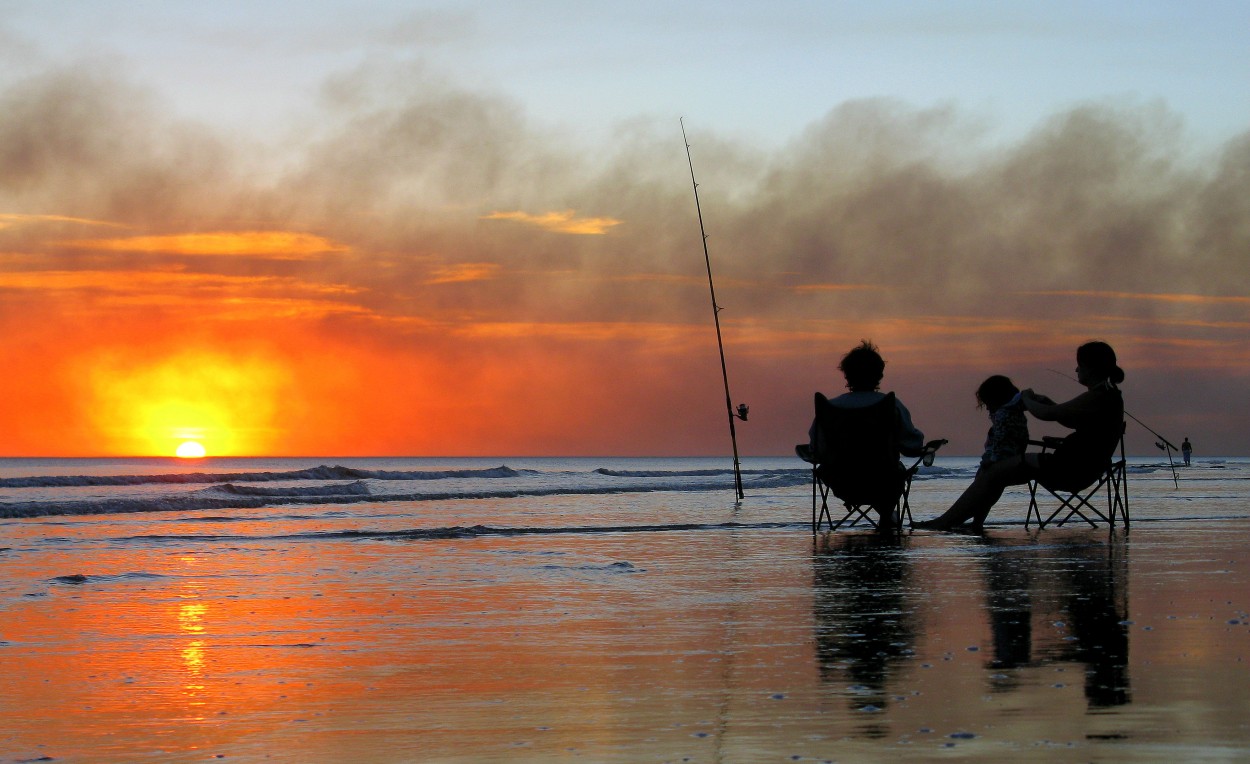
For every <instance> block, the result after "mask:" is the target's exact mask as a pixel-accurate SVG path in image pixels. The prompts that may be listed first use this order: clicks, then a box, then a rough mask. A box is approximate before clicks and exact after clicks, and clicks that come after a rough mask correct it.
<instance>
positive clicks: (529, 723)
mask: <svg viewBox="0 0 1250 764" xmlns="http://www.w3.org/2000/svg"><path fill="white" fill-rule="evenodd" d="M742 468H743V484H744V488H745V493H746V496H745V498H744V499H743V500H742V501H738V500H737V497H736V495H735V492H734V490H733V485H734V481H733V473H732V461H731V460H730V459H729V458H724V457H715V458H637V459H623V458H589V457H584V458H567V459H555V458H512V457H501V458H473V459H461V458H440V459H433V458H411V459H400V458H376V459H370V458H350V459H347V458H300V459H295V458H283V459H222V458H214V459H203V460H198V461H183V460H175V459H4V460H0V675H2V676H3V677H4V681H3V682H0V708H3V710H4V712H3V714H0V761H56V762H71V763H75V764H77V763H79V762H81V763H83V764H122V763H123V762H124V763H125V764H133V763H134V762H154V763H159V764H182V763H183V762H187V763H189V762H202V761H215V760H227V761H235V762H248V763H250V762H290V763H291V764H295V763H297V762H298V763H299V764H308V763H310V762H311V763H313V764H340V763H342V764H348V763H350V764H374V763H378V764H395V763H407V762H466V763H467V762H474V764H477V763H479V762H509V763H511V762H544V763H545V762H564V761H569V762H572V761H593V762H610V763H611V762H620V763H621V764H626V763H628V764H634V763H635V762H651V761H654V762H709V763H712V762H757V761H916V762H922V761H932V760H935V759H936V760H942V759H946V758H953V757H958V758H960V759H961V760H970V761H987V762H988V761H1002V760H1005V759H1011V760H1012V761H1038V762H1043V761H1044V762H1051V761H1120V760H1133V761H1159V762H1171V761H1180V760H1185V761H1244V760H1247V759H1248V758H1250V731H1248V730H1247V727H1246V723H1245V719H1246V718H1247V714H1248V713H1250V561H1248V560H1247V557H1246V554H1245V550H1246V548H1247V546H1248V545H1250V459H1246V458H1240V457H1239V458H1223V459H1214V458H1204V459H1199V460H1196V461H1195V463H1194V465H1193V466H1191V467H1188V468H1184V467H1179V466H1178V467H1177V468H1176V475H1177V480H1176V481H1175V482H1174V480H1173V471H1172V469H1171V468H1170V466H1169V465H1168V463H1167V461H1166V460H1161V459H1159V458H1153V459H1152V458H1132V459H1130V463H1129V469H1128V472H1129V500H1130V510H1131V518H1132V525H1131V530H1126V529H1125V528H1124V527H1123V526H1122V525H1121V526H1118V527H1117V528H1115V529H1108V528H1107V527H1106V526H1105V525H1103V526H1099V527H1096V528H1091V527H1088V526H1086V525H1084V524H1081V523H1074V524H1070V525H1069V526H1065V527H1063V528H1055V527H1053V526H1052V527H1048V528H1047V529H1045V530H1038V529H1037V527H1036V524H1034V525H1033V526H1032V527H1030V528H1025V526H1024V517H1025V509H1026V507H1027V504H1028V493H1027V490H1025V489H1024V488H1022V487H1021V488H1014V489H1011V490H1009V491H1008V493H1007V494H1005V495H1004V498H1003V500H1002V502H1000V505H999V506H998V507H996V508H995V510H994V511H993V512H992V513H991V515H990V517H989V520H988V523H987V528H986V532H985V534H984V535H969V534H950V533H934V532H923V531H910V532H904V533H903V534H901V535H900V536H894V535H893V534H877V533H875V532H872V531H869V530H864V529H850V530H840V531H838V532H835V533H821V534H812V533H811V531H810V527H809V523H810V512H811V499H812V497H811V484H810V473H809V472H808V470H807V469H806V467H805V465H804V464H803V463H802V462H800V461H799V460H798V459H797V458H794V457H789V458H746V459H743V460H742ZM975 468H976V460H975V459H971V458H953V457H951V458H943V457H939V458H938V459H937V461H936V462H935V464H934V466H933V467H931V468H924V469H922V470H921V472H920V474H919V475H918V476H917V478H916V481H915V482H914V484H913V487H912V493H911V506H912V509H913V513H914V515H915V517H916V519H922V518H928V517H933V516H935V515H937V514H939V513H940V512H942V511H943V510H945V508H946V507H947V506H949V504H950V502H951V501H953V500H954V498H955V497H956V496H957V495H958V494H959V492H960V491H961V490H962V489H963V487H964V486H966V485H967V484H968V482H969V481H970V480H971V478H972V475H973V473H974V472H975Z"/></svg>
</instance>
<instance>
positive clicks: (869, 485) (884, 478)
mask: <svg viewBox="0 0 1250 764" xmlns="http://www.w3.org/2000/svg"><path fill="white" fill-rule="evenodd" d="M815 403H816V438H815V443H814V446H815V452H814V456H815V461H816V463H817V464H819V465H820V468H819V470H818V474H819V475H820V478H821V480H823V481H824V482H825V483H826V484H827V485H829V486H830V487H831V488H833V490H834V494H835V495H837V496H838V497H839V498H842V499H843V500H846V501H853V502H856V503H858V500H859V499H862V500H864V501H865V502H872V501H876V500H877V499H878V498H879V494H880V493H881V492H882V490H883V488H886V487H887V486H889V488H888V489H887V492H888V491H889V490H893V486H894V484H895V483H896V482H897V477H898V472H899V440H898V438H899V425H898V418H899V413H898V407H897V406H896V405H895V403H894V393H887V394H886V395H885V397H883V398H882V399H881V400H880V401H878V402H876V403H874V404H871V405H869V406H864V407H863V408H843V407H841V406H834V405H833V404H831V403H830V402H829V400H828V399H827V398H826V397H825V396H824V395H822V394H820V393H816V400H815Z"/></svg>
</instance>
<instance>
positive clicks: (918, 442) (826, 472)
mask: <svg viewBox="0 0 1250 764" xmlns="http://www.w3.org/2000/svg"><path fill="white" fill-rule="evenodd" d="M838 369H839V370H841V372H842V374H843V376H844V377H846V386H847V389H849V390H850V392H849V393H843V394H842V395H839V396H838V397H836V398H831V399H829V405H831V406H834V407H835V408H841V409H863V408H867V407H869V406H871V405H873V404H874V403H879V402H880V401H881V400H882V399H884V398H885V397H886V395H887V394H886V393H883V392H881V391H880V390H879V389H878V388H879V387H880V385H881V378H882V377H883V376H885V361H884V360H882V358H881V354H880V353H879V352H878V351H877V348H876V346H875V345H873V344H872V343H871V342H869V341H868V340H863V341H862V342H860V344H859V345H858V346H857V347H855V348H853V349H852V350H851V351H850V352H849V353H847V354H846V355H845V356H844V357H843V358H842V362H841V363H840V364H838ZM894 405H895V409H896V410H897V412H898V416H896V417H895V425H896V427H897V439H898V444H899V451H900V453H902V454H903V455H905V456H920V455H922V454H923V453H924V450H925V442H924V434H923V433H922V432H920V430H917V429H916V426H915V425H913V424H912V422H911V413H910V412H908V410H907V407H906V406H904V405H903V404H902V402H901V401H899V400H898V398H895V399H894ZM822 437H823V433H821V432H820V431H819V428H818V427H817V422H816V421H813V422H812V426H811V429H810V430H808V443H807V444H802V445H799V446H798V447H797V449H796V450H797V451H798V454H799V456H800V457H801V458H802V459H804V460H805V461H808V462H812V463H818V462H817V459H818V456H817V455H818V454H821V453H823V452H824V448H823V444H822V443H821V442H820V440H821V438H822ZM852 437H853V436H852ZM816 476H817V477H818V478H819V479H820V481H821V482H822V483H824V484H825V485H827V486H830V487H831V488H832V487H834V486H835V485H837V484H838V482H839V478H840V477H841V476H840V475H839V474H838V473H837V465H836V464H820V465H819V466H818V468H817V470H816ZM850 477H852V478H853V477H854V476H850ZM905 479H906V470H905V468H904V467H903V465H902V464H899V466H898V481H897V485H895V484H893V482H891V484H890V485H887V486H881V491H880V492H879V496H878V497H877V498H876V500H874V501H873V502H872V508H873V509H875V510H876V511H877V514H878V515H880V517H881V520H880V522H879V524H878V526H877V527H878V528H881V529H887V528H892V527H893V525H894V508H895V505H897V503H898V500H899V497H900V496H901V495H902V492H903V483H904V481H905ZM834 495H835V496H838V497H839V498H844V497H842V496H840V495H839V492H838V490H837V489H836V488H835V490H834Z"/></svg>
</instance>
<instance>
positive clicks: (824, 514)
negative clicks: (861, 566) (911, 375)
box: [797, 393, 946, 532]
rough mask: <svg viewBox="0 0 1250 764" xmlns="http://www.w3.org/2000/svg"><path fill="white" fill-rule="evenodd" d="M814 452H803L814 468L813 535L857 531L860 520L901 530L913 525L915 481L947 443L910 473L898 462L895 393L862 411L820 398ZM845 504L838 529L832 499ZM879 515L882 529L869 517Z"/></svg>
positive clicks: (928, 449)
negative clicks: (904, 524) (845, 529)
mask: <svg viewBox="0 0 1250 764" xmlns="http://www.w3.org/2000/svg"><path fill="white" fill-rule="evenodd" d="M815 404H816V419H815V422H816V437H815V438H814V440H815V443H816V444H817V445H816V448H815V450H812V449H810V448H808V447H807V446H806V445H804V446H799V447H798V449H797V451H798V454H799V457H800V458H802V459H803V460H804V461H806V462H808V463H810V464H811V465H812V532H816V531H818V530H820V527H821V525H823V524H824V523H826V522H827V523H828V524H829V529H830V530H837V529H838V528H840V527H842V526H843V525H847V526H852V525H855V524H856V523H858V522H859V521H860V520H863V521H865V522H867V523H868V524H869V525H871V526H872V527H874V528H876V527H892V528H900V527H902V522H903V519H904V518H906V519H907V521H908V522H909V523H910V522H911V519H912V518H911V506H910V505H909V503H908V497H909V496H910V494H911V480H912V478H913V477H914V476H915V474H916V471H917V470H918V469H919V468H920V464H921V463H922V462H923V463H924V464H926V465H928V464H932V463H933V455H934V453H936V452H937V449H938V448H939V447H941V445H942V444H944V443H945V442H946V441H944V440H935V441H930V442H929V443H928V444H926V445H925V448H924V450H923V451H921V453H919V454H914V453H913V454H908V456H915V457H917V459H916V463H915V464H913V465H912V466H911V467H904V466H903V464H902V463H901V462H900V461H899V457H900V456H901V455H902V449H901V447H900V445H899V440H898V439H899V427H898V417H899V413H898V409H897V407H896V405H895V402H894V393H888V394H886V396H885V397H884V398H882V399H881V400H880V401H878V402H876V403H874V404H872V405H871V406H865V407H863V408H858V409H852V408H842V407H840V406H833V405H831V404H830V403H829V400H828V399H827V398H826V397H825V396H824V395H822V394H821V393H816V397H815ZM830 494H833V495H834V496H835V497H837V498H838V499H841V501H842V503H843V505H844V507H845V509H846V513H845V514H844V515H843V516H842V517H841V518H840V519H839V520H838V521H837V522H836V523H835V522H834V521H833V517H832V516H831V515H830V512H829V495H830ZM874 509H875V510H876V511H877V514H878V515H879V517H880V518H881V521H880V523H878V521H875V520H873V518H872V517H871V516H869V514H868V513H869V512H870V511H872V510H874Z"/></svg>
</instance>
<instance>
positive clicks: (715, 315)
mask: <svg viewBox="0 0 1250 764" xmlns="http://www.w3.org/2000/svg"><path fill="white" fill-rule="evenodd" d="M678 121H679V122H680V123H681V140H682V143H685V144H686V163H687V164H688V165H690V183H691V185H693V187H694V209H695V212H697V213H698V215H699V234H700V236H702V237H703V262H704V263H706V264H707V287H708V290H709V291H710V292H711V294H712V320H713V322H714V323H715V324H716V347H717V348H718V349H719V350H720V373H721V377H722V378H723V379H724V380H725V411H726V412H728V414H729V440H730V442H732V443H733V449H734V487H735V488H736V489H737V491H738V498H739V499H741V498H742V497H743V495H744V494H743V493H742V465H741V464H739V462H738V434H737V432H736V430H735V428H734V419H741V420H742V421H744V422H745V421H746V420H747V411H748V407H747V405H746V404H745V403H743V404H740V405H739V406H738V409H737V411H736V412H735V411H734V404H733V398H731V397H730V396H729V372H728V371H726V369H725V343H724V341H723V340H722V339H721V333H720V312H721V306H720V305H718V304H717V302H716V287H715V285H713V284H712V257H711V255H709V254H708V251H707V230H706V229H705V228H704V227H703V208H702V207H701V206H700V205H699V181H697V180H695V179H694V160H693V159H691V158H690V141H689V140H687V138H686V121H685V120H684V119H681V120H678Z"/></svg>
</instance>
